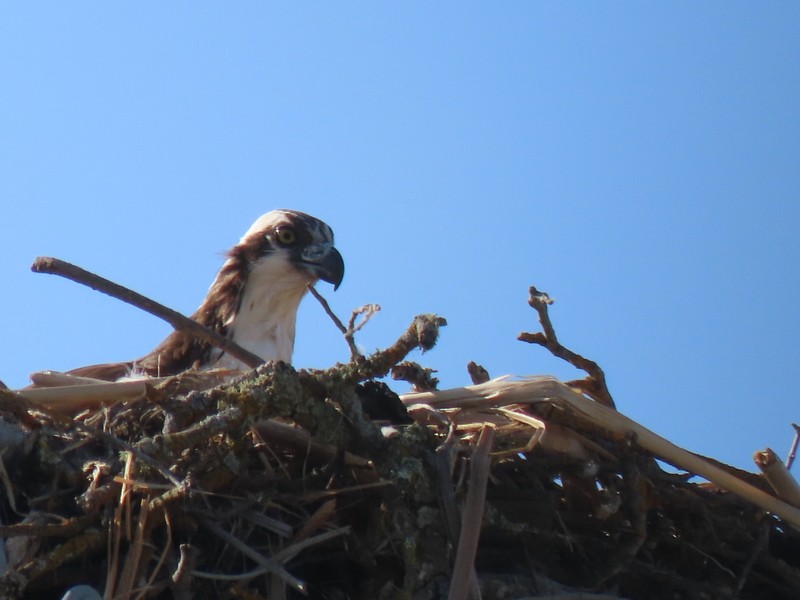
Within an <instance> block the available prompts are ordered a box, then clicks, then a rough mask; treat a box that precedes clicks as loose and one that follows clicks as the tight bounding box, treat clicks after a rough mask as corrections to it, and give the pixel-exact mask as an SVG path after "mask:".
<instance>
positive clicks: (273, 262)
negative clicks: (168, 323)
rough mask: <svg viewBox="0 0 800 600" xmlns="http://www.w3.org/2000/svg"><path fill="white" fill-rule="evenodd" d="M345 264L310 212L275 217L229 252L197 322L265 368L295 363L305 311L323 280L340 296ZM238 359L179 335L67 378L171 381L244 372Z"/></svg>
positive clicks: (289, 212)
mask: <svg viewBox="0 0 800 600" xmlns="http://www.w3.org/2000/svg"><path fill="white" fill-rule="evenodd" d="M343 277H344V260H343V259H342V255H341V254H340V253H339V251H338V250H337V249H336V247H335V246H334V245H333V230H332V229H331V228H330V227H329V226H328V225H327V224H326V223H324V222H322V221H320V220H319V219H317V218H315V217H312V216H311V215H308V214H306V213H303V212H299V211H296V210H289V209H278V210H272V211H270V212H268V213H266V214H264V215H262V216H260V217H259V218H258V219H256V221H255V222H254V223H253V224H252V225H251V226H250V228H249V229H248V230H247V231H246V232H245V234H244V235H243V236H242V238H241V239H240V240H239V242H238V243H237V244H236V245H235V246H233V247H232V248H231V249H230V250H229V251H228V252H227V257H226V260H225V262H224V263H223V265H222V267H221V268H220V270H219V272H218V273H217V276H216V277H215V278H214V281H213V283H212V284H211V287H210V288H209V290H208V293H207V294H206V297H205V298H204V299H203V301H202V302H201V303H200V306H199V307H198V308H197V310H196V311H195V312H194V313H193V314H192V315H191V317H190V318H191V319H193V320H194V321H196V322H198V323H200V324H201V325H204V326H205V327H208V328H210V329H211V330H213V331H215V332H216V333H218V334H220V335H223V336H225V337H227V338H229V339H230V340H231V341H233V342H234V343H236V344H238V345H239V346H241V347H242V348H244V349H245V350H249V351H250V352H252V353H253V354H255V355H257V356H258V357H260V358H261V359H263V360H264V361H265V362H268V361H283V362H285V363H291V359H292V353H293V351H294V338H295V320H296V316H297V309H298V307H299V305H300V301H301V300H302V298H303V295H304V294H305V293H306V291H307V289H308V288H307V286H308V285H313V284H315V283H316V282H317V281H318V280H322V281H325V282H327V283H331V284H333V286H334V290H336V289H337V288H338V287H339V285H340V284H341V283H342V279H343ZM247 368H248V367H247V366H246V365H244V364H243V363H242V362H240V361H239V360H238V359H236V358H235V357H233V356H231V355H230V354H229V353H226V352H224V351H222V350H220V349H219V348H215V347H213V346H212V345H210V344H208V343H207V342H205V341H202V340H199V339H198V338H196V337H195V336H193V335H192V334H190V333H187V332H185V331H181V330H175V331H173V332H172V333H170V334H169V335H168V336H167V337H166V338H165V339H164V340H163V341H162V342H161V343H160V344H159V345H158V346H156V347H155V348H154V349H153V350H152V351H151V352H149V353H148V354H146V355H144V356H142V357H141V358H139V359H136V360H133V361H126V362H115V363H104V364H97V365H89V366H85V367H79V368H77V369H72V370H70V371H67V373H68V374H69V375H72V376H75V377H88V378H92V379H100V380H106V381H119V380H122V379H127V378H131V377H134V378H136V377H141V378H145V377H167V376H170V375H177V374H179V373H182V372H184V371H188V370H190V369H197V370H209V369H226V370H231V371H234V372H235V371H241V370H244V369H247Z"/></svg>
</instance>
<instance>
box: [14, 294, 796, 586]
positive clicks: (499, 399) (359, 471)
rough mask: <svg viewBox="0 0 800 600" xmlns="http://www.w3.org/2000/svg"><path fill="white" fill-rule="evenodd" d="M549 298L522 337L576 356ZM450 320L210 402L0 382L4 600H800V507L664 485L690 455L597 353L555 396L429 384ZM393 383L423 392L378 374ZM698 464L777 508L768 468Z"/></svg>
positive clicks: (270, 369) (192, 385) (275, 369)
mask: <svg viewBox="0 0 800 600" xmlns="http://www.w3.org/2000/svg"><path fill="white" fill-rule="evenodd" d="M548 303H549V299H548V298H546V295H542V294H541V293H539V292H537V291H536V290H533V289H532V294H531V306H533V307H534V308H535V309H536V310H537V311H538V312H539V315H540V320H542V322H543V325H544V333H543V334H522V335H521V339H523V340H524V341H527V342H531V343H535V344H539V345H542V346H545V347H547V348H548V349H550V350H551V351H553V352H554V353H555V354H556V355H559V356H561V357H562V358H565V359H566V360H569V361H570V362H573V364H576V362H580V360H582V361H586V359H583V358H582V357H580V356H578V355H576V354H574V353H569V351H566V349H564V348H563V347H562V346H560V344H559V343H558V341H557V339H556V337H555V332H554V331H553V330H552V325H550V323H549V318H547V316H546V305H547V304H548ZM443 324H444V321H443V320H442V319H440V318H438V317H436V316H433V315H423V316H420V317H417V318H416V319H415V320H414V321H413V323H412V324H411V326H410V327H409V328H408V330H407V331H406V332H404V333H403V335H402V336H401V337H400V338H399V339H398V341H397V342H396V343H395V344H393V345H392V346H390V347H389V348H386V349H384V350H381V351H378V352H376V353H375V354H372V355H370V356H367V357H364V356H360V355H359V354H358V353H357V351H356V350H355V345H354V344H351V348H352V349H353V352H354V355H353V359H352V360H351V361H350V362H349V363H347V364H341V365H337V366H335V367H332V368H330V369H328V370H323V371H312V370H294V369H293V368H291V367H289V366H287V365H284V364H272V363H270V364H267V365H263V366H261V367H259V368H257V369H256V370H254V371H253V372H251V373H250V374H249V375H247V376H245V377H244V378H242V379H239V380H237V381H234V382H233V383H228V384H224V385H217V386H215V387H211V388H208V386H209V381H208V380H207V378H205V377H204V376H203V375H202V374H199V373H191V372H189V373H186V374H184V375H180V376H177V377H173V378H169V379H167V380H164V381H160V382H158V383H155V384H151V383H147V384H143V388H142V390H143V392H142V393H141V394H139V396H138V397H135V398H133V399H127V400H125V401H120V402H106V403H103V404H102V405H97V406H93V407H90V408H87V409H84V410H81V411H80V412H77V413H72V414H69V411H66V410H64V409H63V407H60V406H59V405H58V403H53V402H47V403H43V402H37V401H36V400H35V399H33V398H32V397H29V396H25V394H24V392H20V393H17V392H12V391H9V390H0V416H1V417H2V421H0V441H1V442H2V447H3V450H2V453H1V454H0V459H1V460H0V483H1V484H2V485H0V489H2V495H3V497H2V500H1V501H0V509H1V514H2V522H3V523H4V525H3V526H2V527H0V533H2V537H3V538H4V539H5V553H6V555H7V557H8V563H9V564H8V565H7V566H6V567H5V568H4V569H3V570H2V573H3V574H2V575H0V597H2V598H61V597H62V595H63V594H64V592H65V590H67V589H69V588H71V587H73V586H76V585H79V584H83V585H89V586H91V587H93V588H94V589H95V590H97V591H99V593H100V594H101V595H102V596H103V597H106V598H125V599H127V598H175V599H189V598H198V599H202V598H247V599H260V598H269V599H281V598H301V597H310V598H325V599H345V598H353V599H356V598H363V599H387V600H388V599H400V598H415V599H430V600H433V599H438V598H479V597H483V598H490V599H506V598H507V599H523V598H534V597H539V598H551V599H552V598H560V599H571V598H629V599H632V600H633V599H649V600H659V599H664V600H667V599H668V600H674V599H676V598H686V599H695V598H696V599H733V598H740V599H751V598H752V599H762V598H763V599H767V598H770V599H782V598H786V599H789V598H798V597H800V534H798V531H797V529H796V528H795V527H796V525H797V524H796V523H792V521H791V519H792V518H793V513H792V512H791V510H792V507H791V505H788V506H789V507H788V508H787V509H786V510H785V511H784V512H782V513H781V514H782V515H784V516H778V515H776V513H775V512H774V511H772V510H765V508H764V506H760V505H759V504H757V503H755V502H758V498H762V496H759V495H758V494H756V498H757V499H756V500H755V501H754V500H752V499H750V498H747V497H746V494H742V493H741V492H740V491H736V493H732V492H731V491H726V490H725V489H722V488H721V487H720V486H718V485H712V484H709V483H696V482H693V481H690V476H691V475H692V473H693V472H695V471H693V472H692V473H685V472H679V473H674V472H671V471H670V472H668V471H666V470H664V469H662V467H661V466H660V463H659V462H657V460H656V459H666V460H669V461H671V462H673V464H675V463H679V462H680V458H673V457H672V456H664V455H663V454H668V452H666V451H665V452H664V453H659V452H657V451H654V450H653V447H654V446H653V444H651V443H650V442H648V440H649V438H648V437H647V435H646V433H644V432H646V430H644V429H643V428H641V427H640V426H639V427H637V426H635V424H632V422H630V421H629V420H626V419H625V418H624V417H622V416H621V415H620V416H619V419H621V421H617V420H615V418H614V417H609V416H608V415H611V414H613V415H618V414H619V413H616V412H615V411H614V409H613V401H612V400H611V397H610V395H609V394H608V392H607V389H606V387H605V379H604V377H603V376H602V371H600V370H599V367H597V365H596V364H594V363H592V362H591V361H586V362H581V363H580V364H579V365H578V366H580V367H581V368H584V369H586V370H587V372H588V373H589V376H588V377H587V378H586V379H583V380H579V381H576V382H568V384H563V383H561V382H557V381H555V380H552V379H549V378H539V379H532V380H520V381H501V380H495V381H486V380H487V374H486V373H485V371H482V369H480V367H478V366H477V365H472V366H471V368H470V373H471V374H472V375H473V379H474V381H475V383H476V385H473V386H468V387H465V388H461V389H459V390H443V391H436V390H434V389H432V388H433V386H434V385H435V380H434V379H433V378H432V376H431V370H430V369H425V368H423V367H419V365H415V364H414V363H409V362H405V361H406V357H407V355H408V354H409V352H411V351H412V350H414V349H422V350H423V351H424V350H427V349H430V348H431V347H433V345H434V343H435V341H436V339H437V336H438V333H439V327H440V326H441V325H443ZM350 330H351V332H352V330H353V327H352V322H351V326H350ZM349 341H350V342H351V341H352V339H351V340H349ZM568 353H569V354H568ZM579 359H580V360H579ZM393 369H394V371H395V374H396V375H397V376H402V377H404V378H405V379H408V380H410V381H413V382H414V385H415V389H416V390H417V393H412V394H407V395H405V396H403V397H402V398H400V397H398V396H397V395H396V394H395V393H394V392H392V391H391V389H390V388H389V387H388V386H387V385H385V384H384V383H382V382H380V381H378V379H379V378H381V377H384V376H385V375H387V373H389V372H390V371H392V370H393ZM576 397H579V398H580V399H581V400H577V399H576ZM573 401H574V403H573ZM581 402H586V403H591V404H592V405H596V406H597V407H599V410H600V411H601V412H602V414H603V415H604V418H607V419H608V420H606V421H603V420H602V419H598V418H597V416H596V415H594V416H593V415H591V414H589V412H587V410H586V409H585V407H584V406H583V405H582V404H581ZM65 413H67V414H65ZM647 433H649V432H647ZM651 435H652V434H651ZM643 436H644V437H643ZM656 438H657V436H656ZM667 444H668V443H667ZM656 447H658V446H656ZM698 460H701V459H698ZM709 464H712V465H713V466H714V468H715V469H719V470H722V471H724V472H725V473H727V474H728V475H729V476H730V477H734V478H736V479H737V480H739V481H741V482H742V485H743V486H746V488H747V489H751V488H752V489H754V490H757V491H758V493H759V494H763V495H764V496H765V497H767V496H768V497H769V499H772V500H775V501H776V502H779V500H778V499H777V498H776V495H775V493H774V492H773V491H772V489H771V488H770V487H769V486H768V485H767V483H766V480H765V479H764V478H763V477H762V476H761V475H754V474H747V473H741V472H734V471H733V470H732V469H730V468H726V467H724V465H719V464H716V465H715V464H714V463H713V462H712V463H709ZM772 500H769V501H770V502H771V501H772ZM787 515H788V517H787Z"/></svg>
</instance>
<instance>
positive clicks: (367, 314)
mask: <svg viewBox="0 0 800 600" xmlns="http://www.w3.org/2000/svg"><path fill="white" fill-rule="evenodd" d="M306 288H307V289H308V291H309V292H311V295H312V296H314V298H316V299H317V302H319V303H320V304H321V305H322V308H323V310H324V311H325V312H326V313H327V315H328V316H329V317H330V319H331V321H333V324H334V325H336V328H337V329H338V330H339V331H341V332H342V335H343V336H344V340H345V341H346V342H347V347H348V348H350V360H356V359H359V358H363V357H364V355H363V354H362V353H361V352H360V351H359V349H358V346H356V340H355V334H356V331H358V330H359V329H361V328H362V327H363V326H364V325H366V324H367V321H369V320H370V319H371V318H372V315H374V314H375V313H376V312H378V311H379V310H380V309H381V307H380V306H379V305H377V304H365V305H364V306H361V307H360V308H357V309H355V310H354V311H353V313H352V314H351V315H350V321H348V323H347V327H345V326H344V323H342V320H341V319H340V318H339V317H337V316H336V314H335V313H334V312H333V310H332V309H331V305H330V304H328V301H327V300H326V299H325V297H324V296H323V295H322V294H320V293H319V292H318V291H317V290H316V288H315V287H314V286H313V285H311V284H310V283H309V284H308V285H306ZM358 315H364V317H363V318H362V319H361V322H359V323H358V324H356V319H357V318H358Z"/></svg>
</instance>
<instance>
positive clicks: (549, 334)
mask: <svg viewBox="0 0 800 600" xmlns="http://www.w3.org/2000/svg"><path fill="white" fill-rule="evenodd" d="M529 292H530V298H529V299H528V304H530V306H531V308H533V309H534V310H535V311H536V312H537V313H538V314H539V322H540V323H541V324H542V329H543V330H544V333H520V334H519V335H518V336H517V339H518V340H520V341H521V342H527V343H529V344H538V345H539V346H544V347H545V348H547V349H548V350H549V351H550V353H551V354H552V355H553V356H556V357H558V358H560V359H562V360H565V361H567V362H568V363H569V364H571V365H572V366H573V367H575V368H577V369H580V370H582V371H586V373H587V374H588V375H589V377H588V378H587V379H583V380H578V381H570V382H568V383H569V385H572V386H574V387H578V388H580V389H582V390H583V391H584V392H585V393H587V394H589V395H590V396H591V397H592V398H594V399H595V400H597V401H598V402H600V403H601V404H604V405H605V406H610V407H611V408H616V406H615V404H614V399H613V398H612V397H611V393H610V392H609V391H608V386H607V385H606V375H605V373H603V369H601V368H600V366H599V365H598V364H597V363H596V362H594V361H593V360H589V359H588V358H584V357H583V356H581V355H580V354H577V353H575V352H573V351H572V350H570V349H569V348H565V347H564V346H562V345H561V344H560V343H559V341H558V337H556V331H555V329H554V328H553V323H552V322H551V321H550V315H549V314H548V312H547V307H548V306H549V305H550V304H552V303H553V300H552V298H550V296H549V295H548V294H547V293H546V292H540V291H539V290H537V289H536V288H535V287H534V286H531V287H530V289H529Z"/></svg>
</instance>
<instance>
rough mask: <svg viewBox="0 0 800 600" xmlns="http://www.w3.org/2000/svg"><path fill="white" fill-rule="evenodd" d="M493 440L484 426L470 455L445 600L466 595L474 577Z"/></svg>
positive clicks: (461, 599) (452, 599)
mask: <svg viewBox="0 0 800 600" xmlns="http://www.w3.org/2000/svg"><path fill="white" fill-rule="evenodd" d="M493 442H494V429H493V428H492V427H491V426H485V427H484V428H483V429H482V430H481V434H480V437H479V438H478V443H477V445H476V447H475V451H474V452H473V453H472V457H471V458H470V468H469V491H468V492H467V498H466V501H465V502H464V512H463V515H462V520H461V533H460V535H459V536H458V550H457V551H456V560H455V564H454V565H453V577H452V583H451V584H450V593H449V595H448V600H463V599H465V598H467V597H468V594H469V593H470V588H471V587H472V585H473V581H474V577H473V575H474V568H475V553H476V552H477V550H478V538H479V537H480V534H481V524H482V523H483V507H484V503H485V502H486V482H487V481H488V479H489V464H490V459H489V453H490V451H491V449H492V443H493Z"/></svg>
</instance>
